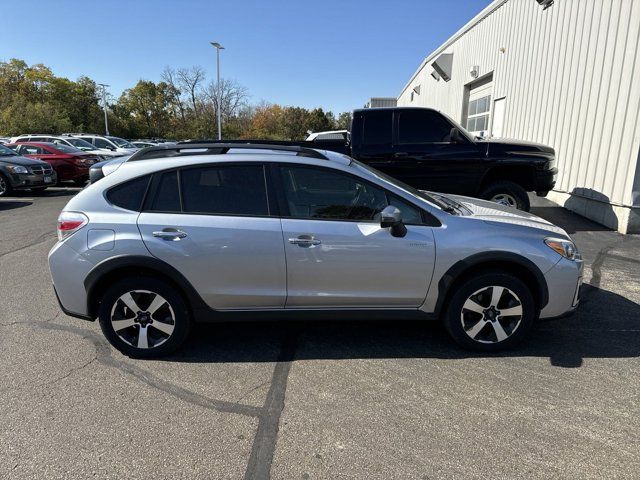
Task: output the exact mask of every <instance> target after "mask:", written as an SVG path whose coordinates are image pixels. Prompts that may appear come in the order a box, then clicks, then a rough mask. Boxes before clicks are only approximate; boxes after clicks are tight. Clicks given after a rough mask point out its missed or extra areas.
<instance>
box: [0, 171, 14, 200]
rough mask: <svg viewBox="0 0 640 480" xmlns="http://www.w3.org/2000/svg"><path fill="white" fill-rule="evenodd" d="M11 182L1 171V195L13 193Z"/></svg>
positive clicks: (6, 195)
mask: <svg viewBox="0 0 640 480" xmlns="http://www.w3.org/2000/svg"><path fill="white" fill-rule="evenodd" d="M11 190H12V188H11V183H10V182H9V180H8V179H7V177H5V176H4V175H3V174H2V173H0V197H8V196H9V195H11Z"/></svg>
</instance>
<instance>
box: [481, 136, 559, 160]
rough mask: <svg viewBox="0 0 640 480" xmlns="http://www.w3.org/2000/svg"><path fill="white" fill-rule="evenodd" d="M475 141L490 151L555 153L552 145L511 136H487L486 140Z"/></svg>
mask: <svg viewBox="0 0 640 480" xmlns="http://www.w3.org/2000/svg"><path fill="white" fill-rule="evenodd" d="M477 142H478V143H480V144H485V145H487V148H488V150H489V151H490V152H492V153H497V152H505V153H529V154H539V155H540V154H541V155H545V156H546V155H555V153H556V152H555V150H554V149H553V147H550V146H549V145H544V144H542V143H536V142H529V141H526V140H516V139H513V138H488V139H486V140H484V139H483V140H477Z"/></svg>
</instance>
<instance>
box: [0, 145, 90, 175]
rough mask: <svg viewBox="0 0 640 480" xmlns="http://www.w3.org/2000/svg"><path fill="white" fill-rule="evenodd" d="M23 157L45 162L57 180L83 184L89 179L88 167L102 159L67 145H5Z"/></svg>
mask: <svg viewBox="0 0 640 480" xmlns="http://www.w3.org/2000/svg"><path fill="white" fill-rule="evenodd" d="M5 146H7V147H9V148H11V149H12V150H14V151H15V152H16V153H18V155H22V156H23V157H29V158H35V159H38V160H42V161H44V162H47V163H48V164H49V165H51V166H52V167H53V169H54V170H55V171H56V173H57V174H58V181H59V182H62V181H65V180H71V181H72V182H74V183H75V184H76V185H80V186H81V185H84V184H85V183H86V182H87V180H88V179H89V167H91V165H93V164H94V163H96V162H99V161H101V160H102V159H101V158H100V157H99V156H97V155H94V154H91V153H86V152H83V151H82V150H80V149H78V148H75V147H70V146H68V145H57V144H54V143H47V142H18V143H11V144H9V145H5Z"/></svg>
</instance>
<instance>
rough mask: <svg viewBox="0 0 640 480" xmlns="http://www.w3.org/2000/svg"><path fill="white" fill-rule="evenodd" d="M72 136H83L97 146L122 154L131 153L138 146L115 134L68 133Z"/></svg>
mask: <svg viewBox="0 0 640 480" xmlns="http://www.w3.org/2000/svg"><path fill="white" fill-rule="evenodd" d="M68 135H70V136H73V137H76V138H81V139H82V140H85V141H87V142H89V143H91V144H92V145H94V146H95V147H96V148H100V149H104V150H110V151H112V152H116V153H118V154H120V155H131V154H132V153H134V152H135V151H136V150H138V148H137V147H136V146H135V145H133V144H132V143H131V142H128V141H127V140H125V139H124V138H120V137H113V136H104V135H90V134H85V133H80V134H68Z"/></svg>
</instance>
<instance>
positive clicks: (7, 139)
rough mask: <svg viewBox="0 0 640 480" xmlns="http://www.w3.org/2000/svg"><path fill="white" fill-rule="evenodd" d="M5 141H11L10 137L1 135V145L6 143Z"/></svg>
mask: <svg viewBox="0 0 640 480" xmlns="http://www.w3.org/2000/svg"><path fill="white" fill-rule="evenodd" d="M5 143H9V138H7V137H0V145H4V144H5Z"/></svg>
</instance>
